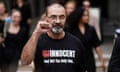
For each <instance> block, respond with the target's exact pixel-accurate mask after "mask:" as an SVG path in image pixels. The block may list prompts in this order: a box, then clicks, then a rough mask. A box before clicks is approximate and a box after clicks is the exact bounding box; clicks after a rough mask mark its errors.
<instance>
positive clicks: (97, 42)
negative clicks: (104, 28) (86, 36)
mask: <svg viewBox="0 0 120 72" xmlns="http://www.w3.org/2000/svg"><path fill="white" fill-rule="evenodd" d="M92 45H93V47H94V48H96V47H97V46H100V45H101V41H100V40H99V38H98V35H97V33H96V31H95V29H94V27H92Z"/></svg>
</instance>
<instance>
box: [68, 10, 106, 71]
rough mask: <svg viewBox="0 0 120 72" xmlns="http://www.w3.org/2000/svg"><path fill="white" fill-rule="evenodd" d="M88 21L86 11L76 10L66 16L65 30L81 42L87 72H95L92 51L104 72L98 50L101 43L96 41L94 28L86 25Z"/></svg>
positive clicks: (100, 52) (100, 54) (99, 50)
mask: <svg viewBox="0 0 120 72" xmlns="http://www.w3.org/2000/svg"><path fill="white" fill-rule="evenodd" d="M88 20H89V12H88V11H87V10H84V9H80V8H78V9H76V10H75V11H74V12H72V13H71V15H69V16H68V18H67V21H66V22H67V24H68V28H66V30H67V31H68V32H70V33H71V34H73V35H75V36H76V37H78V38H79V39H80V40H81V41H82V43H83V45H84V47H85V55H86V65H85V66H86V70H87V72H96V66H95V59H94V54H93V49H94V50H95V51H96V53H97V55H98V58H99V60H100V63H101V67H102V68H103V71H105V64H104V59H103V57H102V51H101V49H100V45H101V41H100V40H99V39H98V36H97V34H96V31H95V29H94V27H92V26H90V25H89V24H88Z"/></svg>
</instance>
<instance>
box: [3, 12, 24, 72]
mask: <svg viewBox="0 0 120 72" xmlns="http://www.w3.org/2000/svg"><path fill="white" fill-rule="evenodd" d="M11 20H12V21H11V23H10V24H8V25H5V26H8V27H7V28H6V27H4V28H5V31H4V34H5V35H6V36H4V45H5V46H4V57H3V59H4V61H3V66H2V72H16V71H17V68H18V61H19V59H20V55H21V51H22V48H23V45H24V40H25V35H26V30H25V28H24V27H21V26H20V24H21V13H20V11H18V10H12V11H11ZM6 24H7V23H6Z"/></svg>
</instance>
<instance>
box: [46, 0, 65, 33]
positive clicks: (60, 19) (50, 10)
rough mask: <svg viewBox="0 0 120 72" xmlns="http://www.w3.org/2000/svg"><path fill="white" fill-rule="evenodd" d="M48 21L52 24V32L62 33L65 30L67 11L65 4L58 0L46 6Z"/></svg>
mask: <svg viewBox="0 0 120 72" xmlns="http://www.w3.org/2000/svg"><path fill="white" fill-rule="evenodd" d="M46 21H47V22H48V23H50V24H51V25H52V28H51V31H52V33H55V34H60V33H61V32H63V28H64V24H65V21H66V11H65V8H64V6H62V5H61V4H59V3H58V2H53V3H51V4H49V5H48V7H47V8H46Z"/></svg>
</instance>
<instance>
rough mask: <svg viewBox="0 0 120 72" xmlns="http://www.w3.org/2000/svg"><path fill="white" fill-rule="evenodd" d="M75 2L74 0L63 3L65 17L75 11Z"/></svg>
mask: <svg viewBox="0 0 120 72" xmlns="http://www.w3.org/2000/svg"><path fill="white" fill-rule="evenodd" d="M76 5H77V4H76V1H75V0H68V1H67V2H66V3H65V5H64V6H65V9H66V14H67V16H68V15H70V13H71V12H73V11H74V10H75V9H76Z"/></svg>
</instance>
